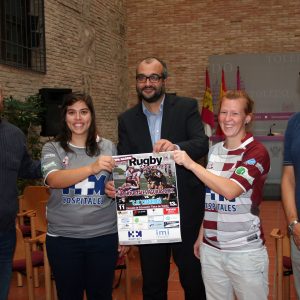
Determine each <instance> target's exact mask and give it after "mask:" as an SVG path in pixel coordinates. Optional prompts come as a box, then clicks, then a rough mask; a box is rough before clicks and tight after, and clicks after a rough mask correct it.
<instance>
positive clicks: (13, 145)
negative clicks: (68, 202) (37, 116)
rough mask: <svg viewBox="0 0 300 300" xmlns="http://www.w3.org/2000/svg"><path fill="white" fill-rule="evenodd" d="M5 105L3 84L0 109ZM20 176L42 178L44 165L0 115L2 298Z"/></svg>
mask: <svg viewBox="0 0 300 300" xmlns="http://www.w3.org/2000/svg"><path fill="white" fill-rule="evenodd" d="M3 108H4V104H3V95H2V89H1V87H0V113H1V112H2V110H3ZM18 177H19V178H30V179H37V178H41V177H42V173H41V165H40V162H39V161H34V160H32V159H31V158H30V156H29V154H28V152H27V148H26V138H25V135H24V134H23V132H22V131H21V130H20V129H19V128H17V127H16V126H14V125H12V124H10V123H8V122H7V121H5V120H1V118H0V191H1V193H0V300H6V299H7V296H8V291H9V285H10V279H11V275H12V260H13V254H14V249H15V244H16V229H15V224H16V215H17V211H18V190H17V178H18Z"/></svg>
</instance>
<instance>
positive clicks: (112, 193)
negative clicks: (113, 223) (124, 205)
mask: <svg viewBox="0 0 300 300" xmlns="http://www.w3.org/2000/svg"><path fill="white" fill-rule="evenodd" d="M105 194H106V195H107V196H108V197H109V198H115V197H116V189H115V185H114V182H113V181H112V180H110V181H107V182H106V184H105Z"/></svg>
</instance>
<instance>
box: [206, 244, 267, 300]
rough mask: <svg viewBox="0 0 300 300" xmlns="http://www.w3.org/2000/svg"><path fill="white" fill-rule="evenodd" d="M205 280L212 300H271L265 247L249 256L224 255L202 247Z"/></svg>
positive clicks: (207, 291)
mask: <svg viewBox="0 0 300 300" xmlns="http://www.w3.org/2000/svg"><path fill="white" fill-rule="evenodd" d="M200 258H201V259H200V260H201V264H202V276H203V281H204V284H205V290H206V298H207V299H208V300H233V299H235V298H234V294H235V296H236V298H237V299H238V300H253V299H259V300H267V299H268V293H269V287H268V267H269V258H268V253H267V249H266V248H265V247H262V248H260V249H257V250H253V251H249V252H234V251H231V252H224V251H223V252H222V251H219V250H217V249H215V248H213V247H210V246H207V245H206V244H202V245H201V247H200Z"/></svg>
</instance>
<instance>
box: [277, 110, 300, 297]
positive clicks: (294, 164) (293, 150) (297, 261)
mask: <svg viewBox="0 0 300 300" xmlns="http://www.w3.org/2000/svg"><path fill="white" fill-rule="evenodd" d="M299 132H300V113H296V114H295V115H293V116H292V117H291V119H290V120H289V122H288V125H287V129H286V132H285V137H284V158H283V172H282V180H281V195H282V203H283V208H284V211H285V214H286V219H287V223H288V231H289V234H290V236H291V239H290V240H291V258H292V267H293V274H294V279H295V280H294V284H295V288H296V292H297V297H298V299H300V221H299V215H300V173H299V172H300V158H299V149H300V138H299Z"/></svg>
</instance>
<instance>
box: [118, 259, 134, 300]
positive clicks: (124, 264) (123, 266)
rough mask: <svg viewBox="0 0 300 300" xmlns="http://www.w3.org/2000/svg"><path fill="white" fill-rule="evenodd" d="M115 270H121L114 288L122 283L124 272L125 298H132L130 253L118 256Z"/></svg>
mask: <svg viewBox="0 0 300 300" xmlns="http://www.w3.org/2000/svg"><path fill="white" fill-rule="evenodd" d="M115 270H116V271H117V272H119V278H118V279H117V282H116V284H115V285H114V289H116V288H118V287H119V285H120V283H121V277H122V274H123V272H124V275H125V300H130V295H131V276H130V264H129V257H128V255H126V256H122V257H119V258H118V261H117V264H116V267H115Z"/></svg>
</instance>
